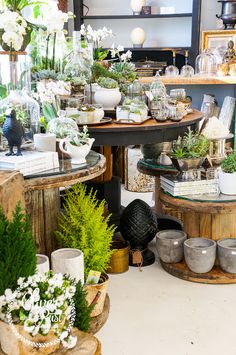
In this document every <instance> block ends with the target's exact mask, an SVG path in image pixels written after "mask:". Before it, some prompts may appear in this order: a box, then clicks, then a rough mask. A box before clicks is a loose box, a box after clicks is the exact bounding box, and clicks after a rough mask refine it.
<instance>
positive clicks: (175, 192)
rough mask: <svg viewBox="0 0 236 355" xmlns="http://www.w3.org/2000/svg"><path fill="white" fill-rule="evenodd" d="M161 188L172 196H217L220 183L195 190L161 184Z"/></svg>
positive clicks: (188, 187)
mask: <svg viewBox="0 0 236 355" xmlns="http://www.w3.org/2000/svg"><path fill="white" fill-rule="evenodd" d="M161 188H162V189H163V190H164V191H166V192H168V193H169V194H171V195H172V196H188V195H193V194H195V195H203V194H217V193H218V191H219V185H218V182H213V181H212V184H211V185H209V184H208V185H204V184H203V185H201V186H200V185H199V186H198V188H193V186H186V187H183V186H179V187H173V186H171V185H169V184H166V183H164V182H161Z"/></svg>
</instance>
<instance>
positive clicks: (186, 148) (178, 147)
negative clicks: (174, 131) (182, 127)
mask: <svg viewBox="0 0 236 355" xmlns="http://www.w3.org/2000/svg"><path fill="white" fill-rule="evenodd" d="M209 146H210V141H209V140H208V139H207V138H206V137H204V136H203V135H202V134H200V133H199V132H194V131H192V130H191V128H188V132H186V133H185V135H184V136H183V137H179V138H178V139H177V141H176V142H175V143H174V145H173V149H172V152H170V153H169V155H170V158H171V160H172V163H173V164H174V166H175V167H176V168H177V169H178V170H179V171H186V170H189V169H198V168H199V167H200V166H201V165H202V163H203V162H204V160H205V159H206V156H207V154H208V152H209Z"/></svg>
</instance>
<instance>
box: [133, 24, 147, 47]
mask: <svg viewBox="0 0 236 355" xmlns="http://www.w3.org/2000/svg"><path fill="white" fill-rule="evenodd" d="M130 37H131V41H132V43H133V47H135V48H141V47H142V46H143V43H144V41H145V39H146V34H145V31H144V30H143V29H142V28H141V27H136V28H134V29H133V31H132V32H131V36H130Z"/></svg>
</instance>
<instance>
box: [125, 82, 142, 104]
mask: <svg viewBox="0 0 236 355" xmlns="http://www.w3.org/2000/svg"><path fill="white" fill-rule="evenodd" d="M127 94H128V95H127V96H128V97H129V98H130V99H132V100H134V99H135V100H139V101H145V98H144V93H143V86H142V84H141V83H140V82H139V80H134V82H133V83H132V84H130V85H129V86H128V89H127Z"/></svg>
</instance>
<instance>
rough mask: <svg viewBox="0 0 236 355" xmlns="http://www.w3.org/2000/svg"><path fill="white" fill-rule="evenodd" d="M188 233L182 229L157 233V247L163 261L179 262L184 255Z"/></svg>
mask: <svg viewBox="0 0 236 355" xmlns="http://www.w3.org/2000/svg"><path fill="white" fill-rule="evenodd" d="M186 239H187V234H186V233H185V232H183V231H180V230H174V229H169V230H163V231H161V232H158V233H157V235H156V247H157V252H158V254H159V257H160V259H161V261H164V262H165V263H179V262H180V261H181V260H182V259H183V257H184V241H185V240H186Z"/></svg>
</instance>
